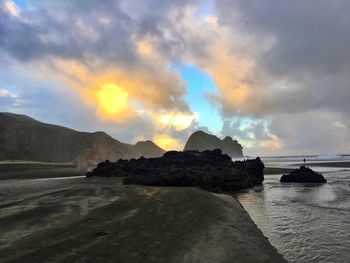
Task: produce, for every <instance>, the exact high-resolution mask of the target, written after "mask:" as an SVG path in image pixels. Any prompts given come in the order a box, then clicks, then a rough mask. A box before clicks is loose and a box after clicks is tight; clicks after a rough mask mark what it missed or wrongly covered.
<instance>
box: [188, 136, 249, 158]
mask: <svg viewBox="0 0 350 263" xmlns="http://www.w3.org/2000/svg"><path fill="white" fill-rule="evenodd" d="M214 149H220V150H221V151H222V152H223V153H225V154H228V155H229V156H231V157H243V152H242V150H243V147H242V145H240V144H239V143H238V142H237V141H236V140H233V139H232V138H231V137H229V136H227V137H225V139H223V140H220V139H219V138H218V137H216V136H214V135H211V134H207V133H205V132H203V131H196V132H194V133H193V134H192V135H191V136H190V137H189V138H188V140H187V143H186V145H185V148H184V151H193V150H196V151H205V150H214Z"/></svg>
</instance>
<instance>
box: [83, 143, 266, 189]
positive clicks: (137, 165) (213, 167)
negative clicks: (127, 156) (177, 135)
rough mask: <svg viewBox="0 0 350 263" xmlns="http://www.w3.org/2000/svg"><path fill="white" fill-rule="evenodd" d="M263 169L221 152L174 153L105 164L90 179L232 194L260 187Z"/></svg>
mask: <svg viewBox="0 0 350 263" xmlns="http://www.w3.org/2000/svg"><path fill="white" fill-rule="evenodd" d="M263 170H264V164H263V162H262V161H261V160H260V159H259V158H257V159H255V160H247V161H237V162H232V160H231V157H229V156H228V155H226V154H222V152H221V150H213V151H203V152H198V151H185V152H176V151H171V152H167V153H165V154H164V155H163V157H159V158H150V159H146V158H143V157H141V158H139V159H137V160H136V159H131V160H129V161H127V160H118V161H117V162H115V163H112V162H110V161H105V162H102V163H99V164H98V165H97V167H96V168H95V169H94V170H93V171H92V172H90V173H88V174H87V176H88V177H89V176H120V177H124V176H126V178H125V179H124V184H141V185H152V186H198V187H200V188H202V189H205V190H209V191H212V192H232V191H234V190H238V189H243V188H249V187H253V186H255V185H260V184H261V183H262V181H263V180H264V175H263Z"/></svg>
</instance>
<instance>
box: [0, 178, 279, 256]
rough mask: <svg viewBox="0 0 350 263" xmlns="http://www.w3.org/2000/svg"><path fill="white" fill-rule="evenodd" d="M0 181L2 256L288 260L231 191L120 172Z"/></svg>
mask: <svg viewBox="0 0 350 263" xmlns="http://www.w3.org/2000/svg"><path fill="white" fill-rule="evenodd" d="M0 186H1V199H0V232H1V237H0V242H1V243H0V262H240V263H241V262H285V261H284V259H283V258H282V256H280V255H279V254H278V253H277V251H276V249H275V248H274V247H273V246H272V245H271V244H270V243H269V242H268V240H267V239H266V238H265V237H264V236H263V234H262V232H261V231H260V230H259V229H258V228H257V227H256V225H255V224H254V223H253V221H252V220H251V219H250V217H249V215H248V214H247V213H246V211H245V210H244V209H243V208H242V206H241V205H240V203H239V202H238V201H237V200H236V199H234V198H233V197H231V196H226V195H214V194H212V193H209V192H206V191H202V190H199V189H196V188H178V187H171V188H170V187H142V186H124V185H123V184H122V183H121V179H120V178H103V179H96V178H94V179H86V178H75V179H60V180H52V179H50V180H46V179H35V180H1V181H0Z"/></svg>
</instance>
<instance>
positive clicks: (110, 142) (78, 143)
mask: <svg viewBox="0 0 350 263" xmlns="http://www.w3.org/2000/svg"><path fill="white" fill-rule="evenodd" d="M164 152H165V151H164V150H163V149H161V148H159V147H158V146H157V145H155V144H154V143H152V142H150V141H148V142H139V143H136V144H135V145H131V144H126V143H122V142H120V141H118V140H115V139H113V138H112V137H111V136H109V135H108V134H106V133H105V132H94V133H88V132H78V131H75V130H72V129H69V128H65V127H62V126H58V125H52V124H47V123H42V122H40V121H37V120H35V119H32V118H30V117H28V116H25V115H18V114H13V113H0V160H27V161H41V162H75V161H76V162H77V163H78V166H80V167H84V166H86V165H87V164H88V163H89V162H90V163H92V164H94V163H97V162H100V161H103V160H106V159H110V160H118V159H119V158H123V159H130V158H139V157H140V156H142V155H143V156H145V157H156V156H161V155H162V154H163V153H164Z"/></svg>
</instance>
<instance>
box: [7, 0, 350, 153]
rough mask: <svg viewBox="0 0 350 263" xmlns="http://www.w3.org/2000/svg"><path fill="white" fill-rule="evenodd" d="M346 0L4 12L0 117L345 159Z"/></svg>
mask: <svg viewBox="0 0 350 263" xmlns="http://www.w3.org/2000/svg"><path fill="white" fill-rule="evenodd" d="M349 11H350V1H348V0H332V1H329V0H308V1H305V0H294V1H289V0H264V1H261V0H250V1H246V0H216V1H215V0H187V1H186V0H169V1H166V0H135V1H134V0H104V1H100V0H89V1H86V0H60V1H56V0H45V1H39V0H35V1H34V0H0V61H1V64H0V111H8V112H15V113H22V114H26V115H29V116H31V117H34V118H36V119H39V120H41V121H44V122H49V123H54V124H59V125H64V126H67V127H70V128H74V129H77V130H83V131H96V130H104V131H106V132H107V133H109V134H110V135H112V136H113V137H114V138H117V139H118V140H120V141H123V142H130V143H133V142H136V141H138V140H144V139H151V140H154V141H155V142H156V143H157V144H159V145H160V146H161V147H163V148H165V149H181V148H182V147H183V144H184V142H185V140H186V138H187V137H188V136H189V135H190V134H191V133H192V132H193V131H194V130H197V129H202V130H204V131H207V132H210V133H212V134H216V135H218V136H220V137H223V136H226V135H229V136H232V137H234V138H236V139H238V140H239V141H240V142H241V143H242V144H243V145H244V148H245V153H246V154H249V155H280V154H326V153H349V152H350V86H349V83H350V51H349V48H350V30H349V29H350V16H349V15H348V13H349Z"/></svg>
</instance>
